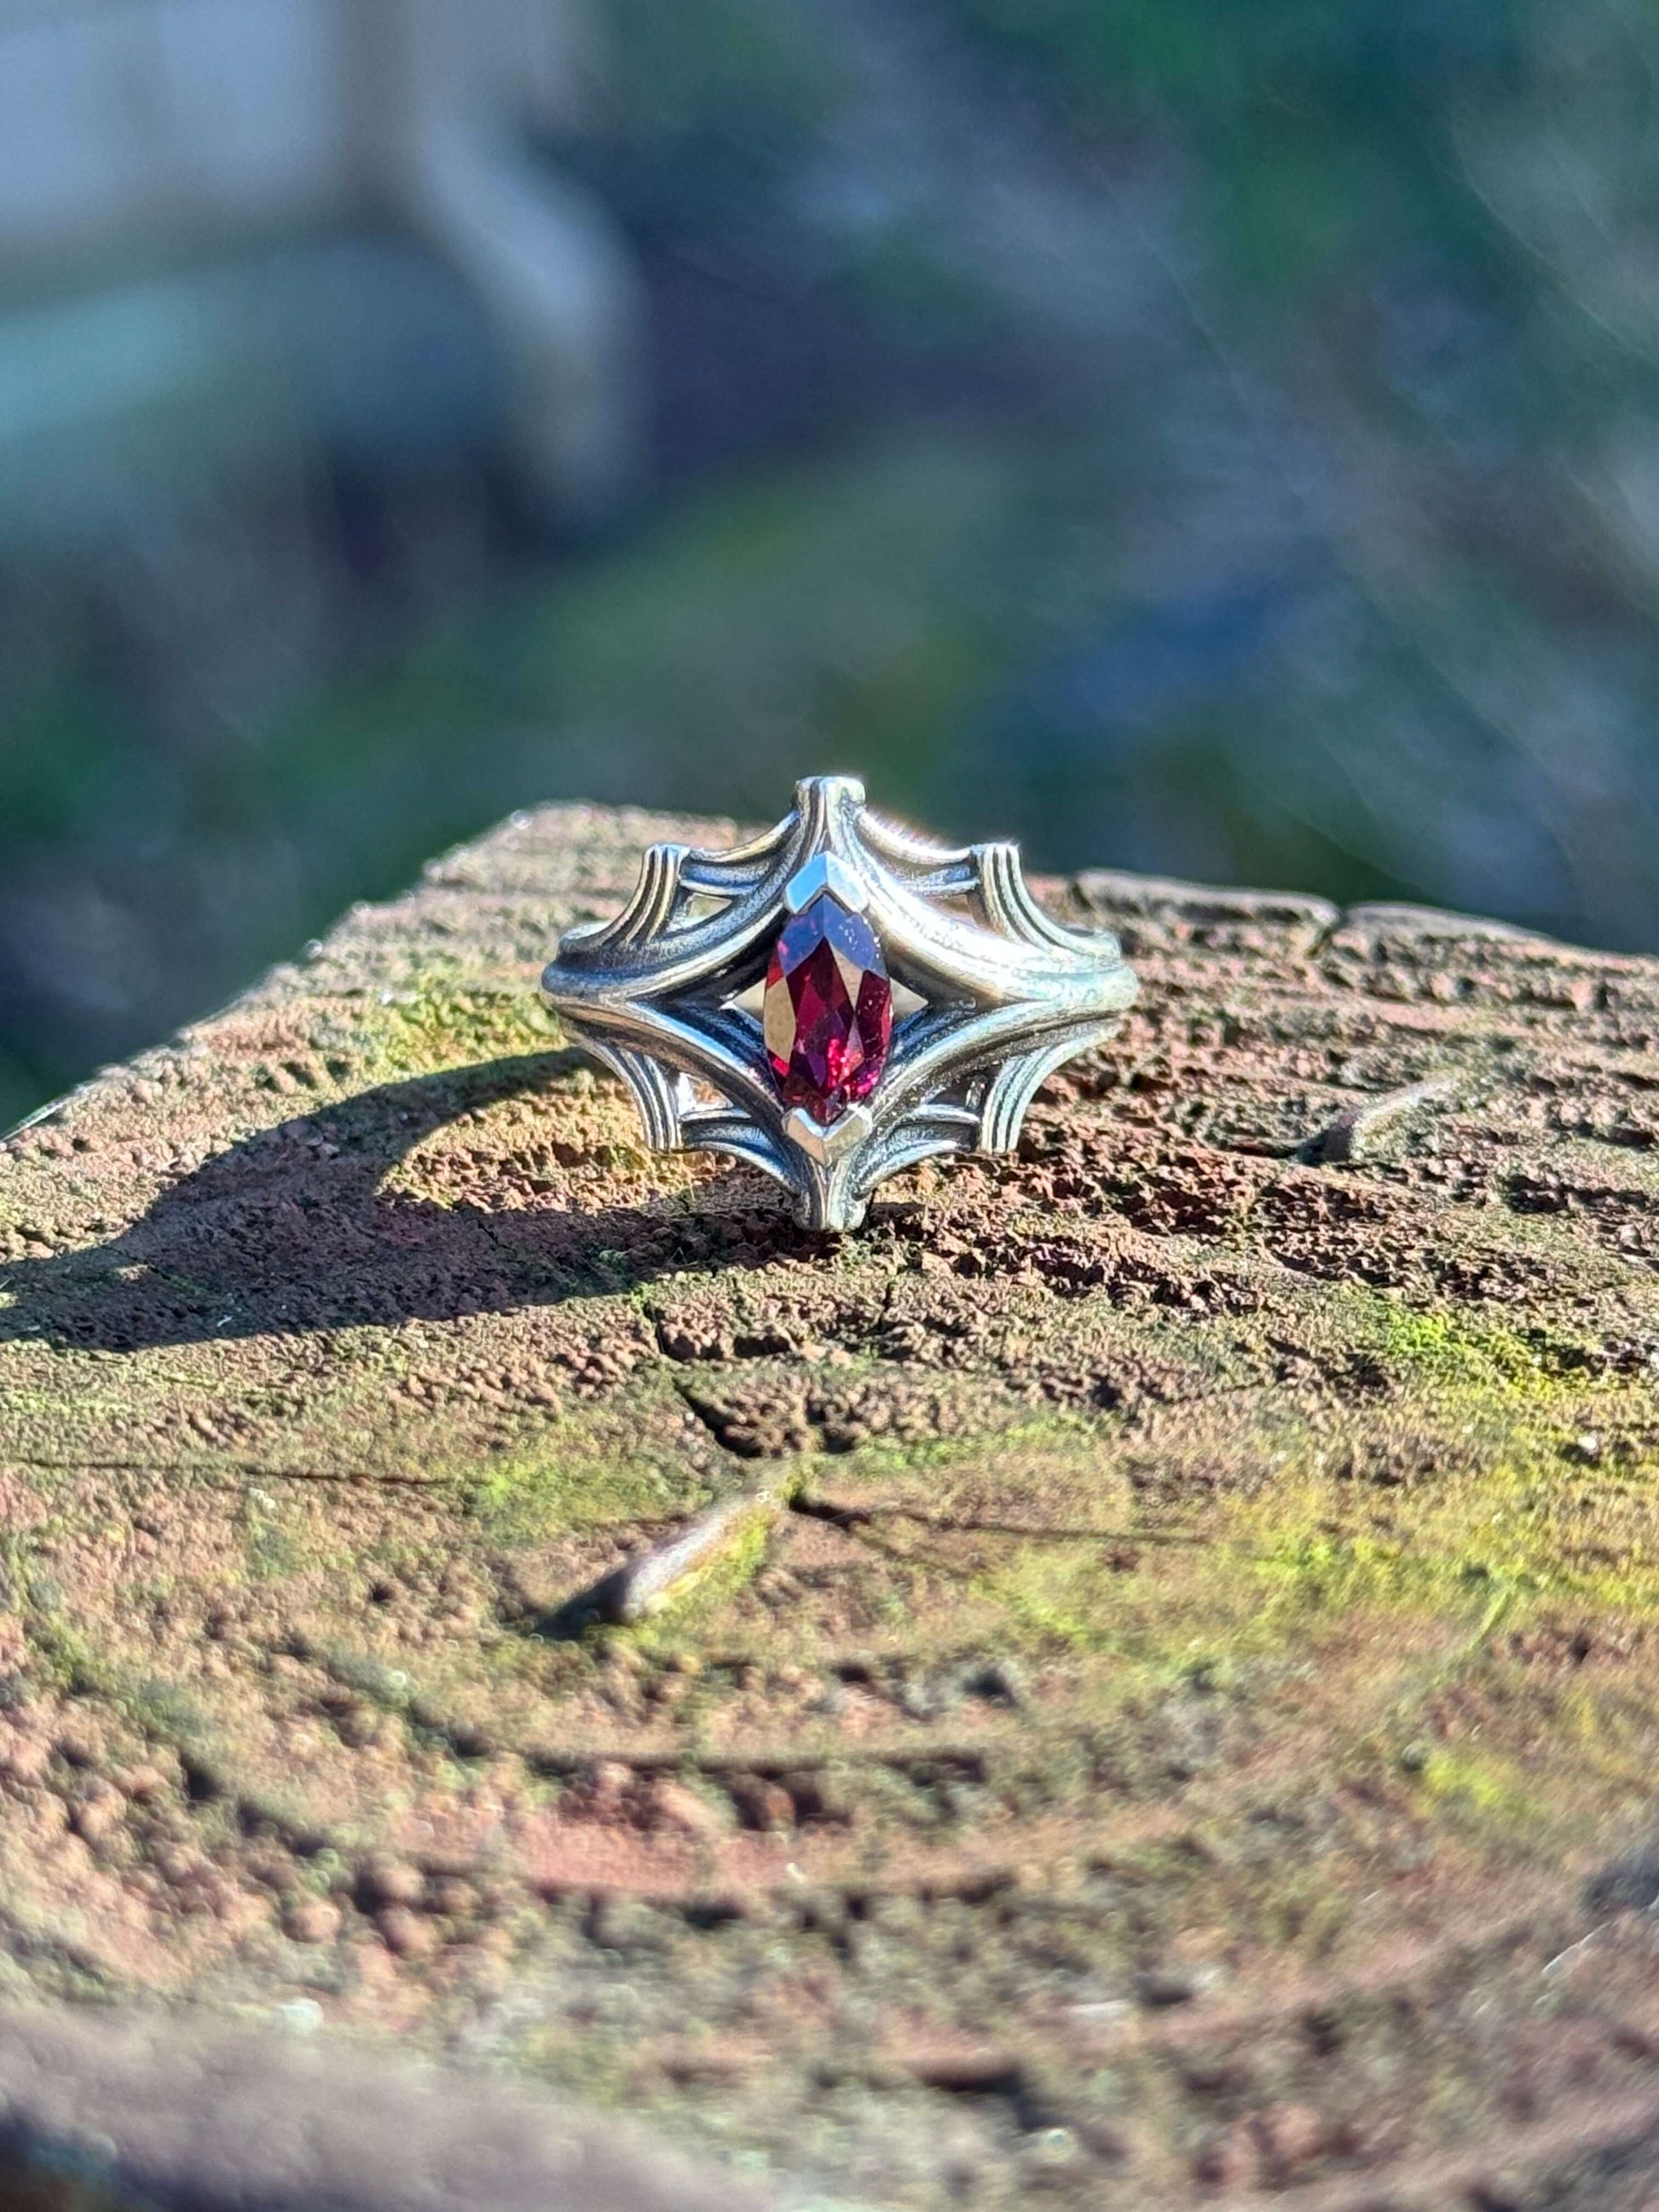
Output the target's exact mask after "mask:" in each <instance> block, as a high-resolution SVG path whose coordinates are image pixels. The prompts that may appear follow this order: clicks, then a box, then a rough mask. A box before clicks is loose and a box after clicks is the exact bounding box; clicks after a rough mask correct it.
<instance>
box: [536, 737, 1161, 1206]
mask: <svg viewBox="0 0 1659 2212" xmlns="http://www.w3.org/2000/svg"><path fill="white" fill-rule="evenodd" d="M1138 988H1139V986H1138V984H1137V981H1136V978H1135V975H1134V971H1133V969H1132V968H1131V967H1130V966H1129V965H1128V963H1127V962H1126V961H1125V960H1124V958H1123V957H1122V954H1121V951H1120V949H1119V946H1118V944H1117V940H1116V939H1115V938H1114V937H1112V936H1110V935H1109V934H1107V933H1103V932H1095V931H1084V930H1076V929H1070V928H1066V927H1063V926H1062V925H1061V924H1060V923H1058V922H1056V921H1052V920H1051V919H1050V918H1049V916H1048V915H1047V914H1045V913H1044V912H1043V910H1042V908H1041V907H1039V906H1038V905H1037V903H1036V900H1035V899H1034V898H1033V897H1032V896H1031V893H1030V890H1029V889H1028V888H1027V885H1026V883H1025V880H1024V875H1023V873H1022V872H1021V868H1020V862H1019V854H1018V848H1017V847H1016V846H1014V845H1012V844H1009V843H996V844H982V845H970V846H966V847H963V848H957V849H950V848H944V847H941V846H936V845H933V844H931V843H928V842H925V841H924V840H922V839H921V838H918V837H916V836H914V835H912V833H911V832H909V831H908V830H907V829H901V828H899V827H898V826H897V825H896V824H895V823H890V822H888V821H886V820H884V818H883V817H880V816H879V815H877V814H875V813H874V812H872V810H871V809H870V808H869V807H868V806H867V805H866V802H865V794H864V788H863V786H862V785H861V784H860V783H859V782H858V781H855V780H854V778H853V777H850V776H812V777H809V778H807V779H806V780H805V781H803V782H802V783H800V784H799V785H798V786H797V787H796V793H795V805H794V808H793V811H792V812H791V813H789V814H788V815H787V816H786V817H785V818H784V820H783V821H781V823H779V824H778V825H777V827H776V828H775V829H771V830H769V831H768V832H767V833H766V835H765V836H762V837H759V838H757V839H756V840H754V841H753V842H751V843H750V844H747V845H744V846H740V847H738V848H736V849H735V850H733V851H731V852H726V853H710V852H702V851H699V850H696V849H695V848H691V847H690V846H686V845H678V844H660V845H653V846H652V847H650V848H648V850H647V853H646V854H645V857H644V860H643V862H642V864H641V870H640V878H639V882H638V884H637V885H636V887H635V891H634V895H633V896H632V897H631V899H630V900H629V902H628V904H627V906H626V907H625V908H623V911H622V912H621V913H620V914H619V915H617V916H615V918H614V919H613V920H611V921H603V922H585V923H580V924H578V925H576V926H574V927H572V928H569V929H568V930H566V931H565V933H564V934H563V936H562V938H561V939H560V941H559V945H558V951H557V956H556V958H555V959H554V960H553V961H552V962H551V963H550V964H549V966H548V968H547V969H546V971H545V972H544V975H543V977H542V986H541V990H542V999H543V1002H544V1005H545V1006H547V1007H548V1008H549V1009H550V1011H551V1012H554V1013H555V1014H556V1015H557V1016H558V1017H559V1018H560V1019H561V1020H562V1022H563V1023H564V1024H565V1025H566V1027H567V1028H568V1030H570V1031H571V1033H572V1034H573V1035H574V1036H575V1037H577V1038H579V1039H580V1041H581V1042H583V1043H584V1044H585V1045H586V1047H587V1048H588V1049H589V1050H590V1051H591V1052H592V1054H594V1056H595V1057H596V1058H598V1059H599V1060H602V1061H603V1062H604V1063H605V1065H606V1066H609V1067H611V1069H612V1070H613V1071H614V1072H615V1073H617V1074H618V1075H620V1076H621V1077H622V1079H623V1081H624V1082H625V1083H626V1084H627V1085H628V1086H629V1090H630V1091H632V1093H633V1095H634V1097H635V1102H636V1103H637V1104H638V1107H639V1109H640V1115H641V1121H643V1124H644V1127H645V1133H646V1136H647V1140H648V1141H649V1143H650V1144H652V1145H653V1146H654V1147H656V1148H657V1149H658V1150H661V1151H678V1150H703V1151H714V1152H725V1153H728V1154H730V1155H732V1156H733V1157H735V1158H738V1159H743V1160H746V1161H749V1162H750V1164H753V1165H755V1166H757V1167H759V1168H761V1169H763V1170H764V1171H765V1172H766V1173H767V1174H769V1175H770V1176H773V1177H775V1180H776V1181H778V1182H781V1184H782V1185H783V1186H784V1188H786V1189H787V1191H788V1192H789V1194H790V1195H791V1197H792V1199H793V1202H794V1207H795V1212H796V1216H797V1218H798V1219H799V1221H800V1222H801V1224H802V1225H803V1226H805V1227H806V1228H809V1229H814V1230H824V1231H842V1230H849V1229H854V1228H856V1227H857V1226H858V1225H859V1224H860V1222H861V1221H862V1220H863V1218H864V1216H865V1212H866V1208H867V1206H868V1203H869V1199H870V1194H871V1193H872V1191H873V1190H874V1189H875V1188H876V1187H877V1186H878V1184H879V1183H881V1182H885V1181H886V1179H887V1178H888V1177H889V1176H894V1175H896V1174H898V1173H899V1172H900V1171H901V1170H903V1169H905V1168H908V1167H912V1166H915V1164H917V1163H918V1162H919V1161H921V1160H925V1159H930V1158H938V1157H939V1156H940V1155H942V1154H946V1153H952V1152H1009V1151H1011V1150H1012V1148H1013V1146H1014V1145H1015V1144H1016V1142H1017V1141H1018V1135H1019V1129H1020V1124H1021V1122H1022V1121H1023V1119H1024V1113H1025V1109H1026V1107H1027V1106H1028V1105H1029V1104H1030V1100H1031V1098H1032V1097H1033V1095H1034V1094H1035V1092H1036V1090H1037V1088H1038V1086H1039V1085H1041V1084H1042V1081H1043V1080H1044V1079H1045V1078H1046V1077H1048V1075H1050V1074H1052V1073H1054V1069H1056V1068H1057V1067H1059V1066H1061V1065H1062V1064H1063V1063H1064V1062H1065V1061H1066V1060H1071V1059H1073V1057H1074V1056H1075V1055H1076V1054H1079V1053H1081V1052H1085V1051H1087V1050H1089V1049H1090V1048H1091V1047H1093V1046H1095V1045H1097V1044H1100V1043H1102V1042H1104V1041H1105V1040H1106V1039H1107V1038H1108V1037H1109V1036H1111V1035H1112V1034H1113V1032H1114V1031H1115V1030H1116V1029H1117V1027H1118V1025H1119V1023H1120V1022H1121V1018H1122V1016H1123V1013H1124V1012H1125V1010H1126V1009H1127V1007H1128V1006H1131V1005H1133V1001H1134V1000H1135V997H1136V995H1137V991H1138Z"/></svg>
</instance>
